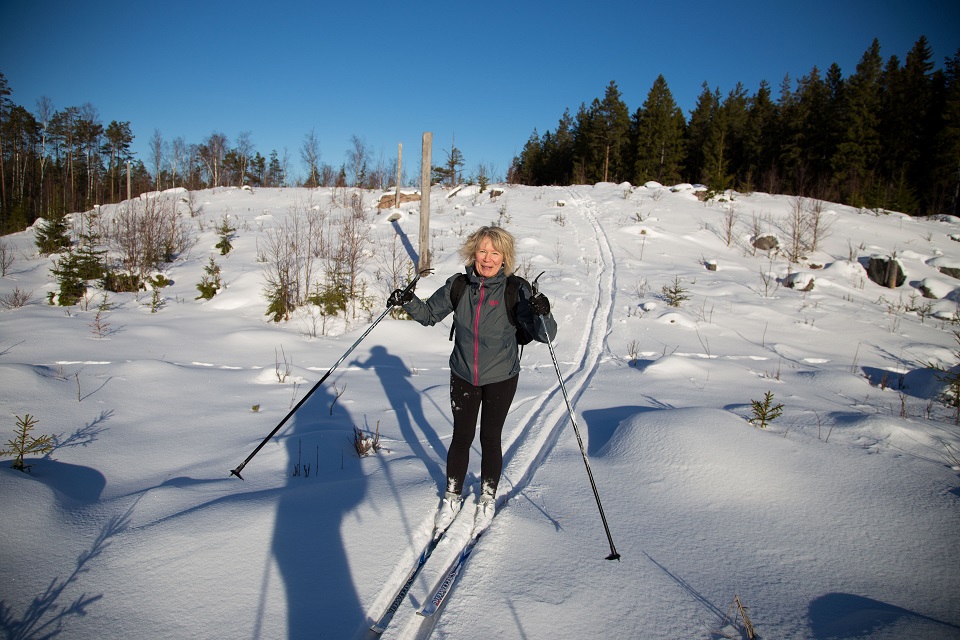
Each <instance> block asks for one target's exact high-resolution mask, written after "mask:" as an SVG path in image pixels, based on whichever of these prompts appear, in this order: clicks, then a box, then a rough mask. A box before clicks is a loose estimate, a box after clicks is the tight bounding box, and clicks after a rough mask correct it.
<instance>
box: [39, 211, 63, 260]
mask: <svg viewBox="0 0 960 640" xmlns="http://www.w3.org/2000/svg"><path fill="white" fill-rule="evenodd" d="M34 242H35V243H36V245H37V250H38V251H40V254H41V255H45V256H47V255H50V254H51V253H60V252H61V251H63V250H64V249H66V248H68V247H69V246H70V244H71V242H70V227H69V225H68V224H67V218H66V216H62V215H60V216H54V217H53V218H49V219H47V220H46V221H44V223H43V224H41V225H39V226H38V227H37V233H36V237H35V240H34Z"/></svg>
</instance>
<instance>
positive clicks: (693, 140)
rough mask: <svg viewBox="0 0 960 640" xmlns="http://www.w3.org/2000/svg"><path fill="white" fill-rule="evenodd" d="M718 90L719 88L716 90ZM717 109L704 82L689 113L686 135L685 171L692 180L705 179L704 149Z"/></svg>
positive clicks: (715, 100) (714, 98) (714, 96)
mask: <svg viewBox="0 0 960 640" xmlns="http://www.w3.org/2000/svg"><path fill="white" fill-rule="evenodd" d="M718 91H719V90H718ZM716 110H717V98H716V95H715V94H714V92H713V91H711V90H710V86H709V85H708V84H707V83H706V82H704V83H703V87H702V90H701V91H700V96H699V97H698V98H697V104H696V106H695V107H694V109H693V111H692V112H691V113H690V121H689V123H688V124H687V137H686V141H685V143H686V158H687V160H686V173H687V176H688V177H689V178H691V179H693V180H697V181H700V182H704V181H705V180H706V178H705V175H706V165H707V161H706V156H705V153H704V150H705V148H706V146H707V138H708V136H709V135H710V127H711V122H712V121H713V119H714V118H713V116H714V113H715V111H716Z"/></svg>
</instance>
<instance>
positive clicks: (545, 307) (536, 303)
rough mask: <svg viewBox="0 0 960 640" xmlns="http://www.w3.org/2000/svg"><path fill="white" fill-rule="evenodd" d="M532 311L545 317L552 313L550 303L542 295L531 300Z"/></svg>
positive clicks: (539, 294)
mask: <svg viewBox="0 0 960 640" xmlns="http://www.w3.org/2000/svg"><path fill="white" fill-rule="evenodd" d="M530 310H531V311H533V312H534V313H535V314H537V315H538V316H545V315H547V314H548V313H550V301H549V300H547V296H545V295H543V294H542V293H538V294H537V295H535V296H533V297H532V298H530Z"/></svg>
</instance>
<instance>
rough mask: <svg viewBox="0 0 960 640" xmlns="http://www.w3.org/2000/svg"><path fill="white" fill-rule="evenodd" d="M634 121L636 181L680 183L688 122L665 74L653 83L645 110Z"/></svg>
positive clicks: (642, 109)
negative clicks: (668, 84) (685, 131)
mask: <svg viewBox="0 0 960 640" xmlns="http://www.w3.org/2000/svg"><path fill="white" fill-rule="evenodd" d="M634 122H635V153H634V157H635V161H634V166H633V180H634V182H635V183H636V184H644V183H646V182H648V181H650V180H655V181H657V182H659V183H660V184H676V183H677V182H680V181H681V169H682V163H683V151H684V149H683V135H684V129H685V127H686V121H685V120H684V118H683V112H682V111H681V110H680V107H678V106H677V103H676V102H674V99H673V94H671V93H670V88H669V87H668V86H667V81H666V80H665V79H664V77H663V76H662V75H660V76H658V77H657V79H656V80H654V82H653V86H652V87H651V88H650V91H649V93H647V99H646V101H645V102H644V103H643V107H641V108H640V109H638V110H637V113H636V116H635V118H634Z"/></svg>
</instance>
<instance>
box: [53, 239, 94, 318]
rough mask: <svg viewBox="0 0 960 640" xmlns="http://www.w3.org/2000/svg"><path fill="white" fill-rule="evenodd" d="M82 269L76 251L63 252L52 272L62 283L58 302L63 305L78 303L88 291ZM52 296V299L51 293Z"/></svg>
mask: <svg viewBox="0 0 960 640" xmlns="http://www.w3.org/2000/svg"><path fill="white" fill-rule="evenodd" d="M80 270H81V264H80V259H79V257H78V256H77V254H76V252H74V251H72V250H69V251H66V252H65V253H63V254H62V255H61V256H60V258H59V259H58V260H57V261H56V262H55V263H54V267H53V269H51V272H52V273H53V275H54V277H55V278H56V279H57V282H58V283H59V284H60V295H59V296H58V298H57V304H59V305H60V306H61V307H71V306H73V305H75V304H77V302H79V301H80V298H82V297H83V295H84V294H85V293H86V292H87V283H86V281H85V280H84V279H83V277H82V276H81V272H80ZM50 296H51V299H52V296H53V294H52V293H51V294H50ZM51 304H52V302H51Z"/></svg>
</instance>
